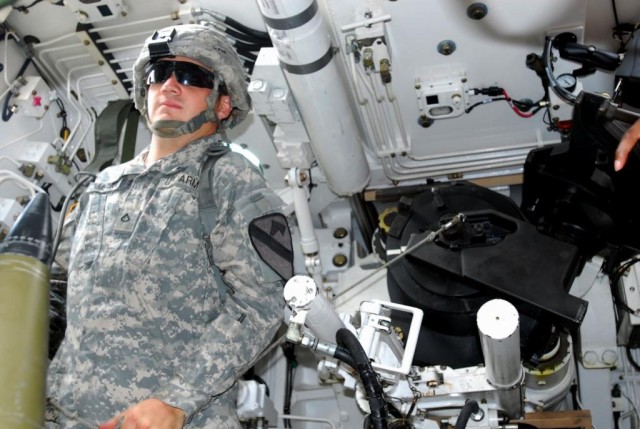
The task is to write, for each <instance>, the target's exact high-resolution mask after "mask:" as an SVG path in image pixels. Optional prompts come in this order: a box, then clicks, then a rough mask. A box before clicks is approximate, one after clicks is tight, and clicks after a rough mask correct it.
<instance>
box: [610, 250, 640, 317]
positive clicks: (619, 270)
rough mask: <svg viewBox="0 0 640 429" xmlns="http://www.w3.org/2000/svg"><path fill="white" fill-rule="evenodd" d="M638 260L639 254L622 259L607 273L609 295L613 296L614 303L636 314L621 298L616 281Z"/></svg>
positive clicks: (639, 259) (639, 258)
mask: <svg viewBox="0 0 640 429" xmlns="http://www.w3.org/2000/svg"><path fill="white" fill-rule="evenodd" d="M639 261H640V255H636V256H633V257H631V258H629V259H627V260H626V261H623V262H622V263H620V265H618V266H617V267H616V268H614V269H613V272H611V273H610V274H609V286H610V287H611V295H612V297H613V301H614V303H615V304H616V305H617V306H618V307H620V308H621V309H622V310H624V311H626V312H627V313H630V314H636V311H637V310H634V309H632V308H631V307H629V306H628V305H627V304H626V303H625V302H624V301H623V300H622V297H621V296H620V292H619V289H618V283H619V281H620V279H621V278H622V276H623V275H624V273H625V272H626V271H627V270H628V269H629V268H631V266H632V265H634V264H636V263H637V262H639Z"/></svg>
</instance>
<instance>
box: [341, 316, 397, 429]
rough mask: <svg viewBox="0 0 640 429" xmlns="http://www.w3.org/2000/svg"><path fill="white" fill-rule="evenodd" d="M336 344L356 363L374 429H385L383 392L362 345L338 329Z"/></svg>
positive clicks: (385, 406)
mask: <svg viewBox="0 0 640 429" xmlns="http://www.w3.org/2000/svg"><path fill="white" fill-rule="evenodd" d="M336 342H337V344H338V345H341V346H344V347H345V348H346V349H347V350H349V353H350V354H351V357H352V358H353V360H354V361H355V362H356V367H357V368H354V369H356V370H357V371H358V375H360V380H361V381H362V385H363V387H364V390H365V394H366V397H367V400H368V401H369V408H370V409H371V412H370V414H369V416H370V417H369V418H370V419H371V423H372V426H373V428H374V429H387V427H388V426H387V417H388V410H387V403H386V400H385V398H384V391H383V390H382V385H381V384H380V380H378V375H377V374H376V372H375V371H374V370H373V367H372V366H371V361H370V360H369V357H368V356H367V353H366V352H365V351H364V349H363V348H362V345H361V344H360V342H359V341H358V338H357V337H356V336H355V335H354V334H353V333H352V332H351V331H350V330H348V329H346V328H340V329H338V331H337V332H336Z"/></svg>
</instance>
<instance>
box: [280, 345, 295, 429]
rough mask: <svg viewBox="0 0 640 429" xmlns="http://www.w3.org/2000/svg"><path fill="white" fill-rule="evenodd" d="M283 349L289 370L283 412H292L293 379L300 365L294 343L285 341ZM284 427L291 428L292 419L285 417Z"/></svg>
mask: <svg viewBox="0 0 640 429" xmlns="http://www.w3.org/2000/svg"><path fill="white" fill-rule="evenodd" d="M282 351H283V353H284V357H285V358H286V360H287V372H286V378H285V384H284V404H283V406H282V411H283V414H291V395H292V393H293V379H294V377H295V368H296V367H297V366H298V362H297V360H296V355H295V346H294V345H293V344H292V343H289V342H285V343H284V344H282ZM283 423H284V427H285V428H291V420H289V419H286V418H284V419H283Z"/></svg>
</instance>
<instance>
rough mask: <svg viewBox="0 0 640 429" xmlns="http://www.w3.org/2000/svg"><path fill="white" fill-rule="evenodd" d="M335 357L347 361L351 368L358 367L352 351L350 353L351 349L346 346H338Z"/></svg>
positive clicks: (334, 353)
mask: <svg viewBox="0 0 640 429" xmlns="http://www.w3.org/2000/svg"><path fill="white" fill-rule="evenodd" d="M333 357H334V358H336V359H338V360H341V361H342V362H344V363H346V364H347V365H349V366H350V367H351V368H353V369H356V363H355V362H354V361H353V358H352V357H351V353H349V350H347V349H345V348H344V347H341V346H337V347H336V351H335V352H333Z"/></svg>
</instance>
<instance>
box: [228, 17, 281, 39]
mask: <svg viewBox="0 0 640 429" xmlns="http://www.w3.org/2000/svg"><path fill="white" fill-rule="evenodd" d="M224 23H225V24H227V25H228V26H229V27H233V28H235V29H236V30H239V31H242V32H243V33H247V34H251V35H252V36H253V37H257V38H258V39H263V40H265V41H267V40H271V39H270V38H269V35H268V34H267V33H266V32H264V31H259V30H254V29H253V28H250V27H247V26H246V25H243V24H241V23H239V22H238V21H236V20H235V19H233V18H229V17H228V16H227V17H225V18H224Z"/></svg>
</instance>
